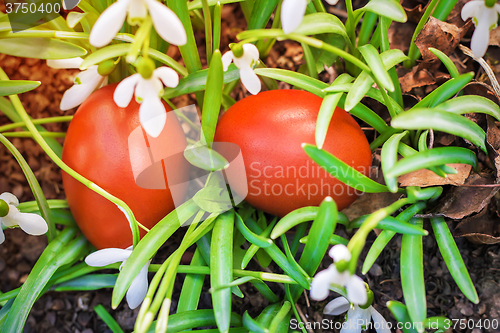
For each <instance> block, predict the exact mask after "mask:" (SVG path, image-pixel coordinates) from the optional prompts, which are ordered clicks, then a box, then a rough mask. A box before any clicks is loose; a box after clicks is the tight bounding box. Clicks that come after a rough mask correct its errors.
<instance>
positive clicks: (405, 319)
mask: <svg viewBox="0 0 500 333" xmlns="http://www.w3.org/2000/svg"><path fill="white" fill-rule="evenodd" d="M387 307H388V308H389V310H391V312H392V315H393V316H394V318H396V320H397V321H398V322H400V323H403V325H402V326H403V327H402V330H403V332H404V333H417V330H416V329H415V328H414V326H415V324H416V325H418V326H420V327H421V328H423V325H422V323H412V320H411V318H410V315H409V314H408V310H407V308H406V306H405V305H404V304H403V303H400V302H398V301H389V302H387Z"/></svg>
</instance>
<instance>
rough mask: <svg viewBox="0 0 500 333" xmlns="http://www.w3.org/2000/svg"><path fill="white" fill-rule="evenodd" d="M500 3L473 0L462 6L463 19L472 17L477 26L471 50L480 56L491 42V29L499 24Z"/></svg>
mask: <svg viewBox="0 0 500 333" xmlns="http://www.w3.org/2000/svg"><path fill="white" fill-rule="evenodd" d="M499 13H500V5H499V4H497V3H496V1H486V0H472V1H469V2H467V3H466V4H465V5H464V6H463V7H462V20H464V21H466V20H467V19H468V18H472V22H474V25H475V26H476V29H475V30H474V34H473V35H472V39H471V50H472V52H473V53H474V55H475V56H476V57H478V58H480V57H482V56H484V54H485V53H486V50H487V49H488V44H489V42H490V31H491V30H493V29H495V28H496V27H497V25H498V14H499Z"/></svg>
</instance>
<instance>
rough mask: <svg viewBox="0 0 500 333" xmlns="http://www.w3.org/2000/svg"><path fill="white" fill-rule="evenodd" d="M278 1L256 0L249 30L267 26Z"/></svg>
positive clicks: (249, 22)
mask: <svg viewBox="0 0 500 333" xmlns="http://www.w3.org/2000/svg"><path fill="white" fill-rule="evenodd" d="M278 2H279V1H278V0H255V3H254V5H253V9H252V14H251V15H250V20H249V21H248V27H247V30H253V29H262V28H265V27H266V24H267V22H269V19H270V18H271V15H272V14H273V12H274V9H275V8H276V6H277V5H278Z"/></svg>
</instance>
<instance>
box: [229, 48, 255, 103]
mask: <svg viewBox="0 0 500 333" xmlns="http://www.w3.org/2000/svg"><path fill="white" fill-rule="evenodd" d="M242 49H243V54H242V55H241V56H240V57H237V56H236V55H235V54H234V53H233V51H228V52H226V53H224V55H223V56H222V65H223V66H224V71H227V69H228V68H229V65H230V64H231V62H234V64H235V65H236V67H238V69H239V70H240V79H241V83H242V84H243V85H244V86H245V88H246V89H247V90H248V91H249V92H250V93H251V94H252V95H257V94H258V93H259V92H260V89H261V83H260V79H259V77H258V76H257V74H255V72H254V71H253V67H254V66H255V64H257V61H259V49H257V47H256V46H255V45H253V44H243V45H242Z"/></svg>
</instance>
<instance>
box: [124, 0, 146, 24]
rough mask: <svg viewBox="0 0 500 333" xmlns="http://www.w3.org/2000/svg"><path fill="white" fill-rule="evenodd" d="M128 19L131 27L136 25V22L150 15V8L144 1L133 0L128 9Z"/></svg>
mask: <svg viewBox="0 0 500 333" xmlns="http://www.w3.org/2000/svg"><path fill="white" fill-rule="evenodd" d="M127 13H128V16H127V19H128V22H129V24H130V25H134V23H135V22H134V21H136V20H137V19H138V18H141V19H142V18H144V17H146V16H147V15H148V7H147V6H146V3H145V2H144V1H142V0H132V1H130V4H129V6H128V9H127Z"/></svg>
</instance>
